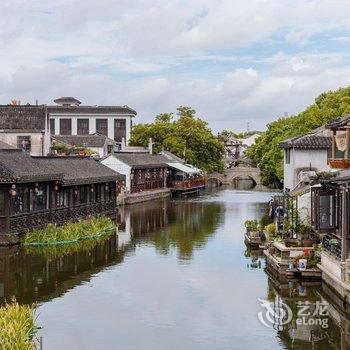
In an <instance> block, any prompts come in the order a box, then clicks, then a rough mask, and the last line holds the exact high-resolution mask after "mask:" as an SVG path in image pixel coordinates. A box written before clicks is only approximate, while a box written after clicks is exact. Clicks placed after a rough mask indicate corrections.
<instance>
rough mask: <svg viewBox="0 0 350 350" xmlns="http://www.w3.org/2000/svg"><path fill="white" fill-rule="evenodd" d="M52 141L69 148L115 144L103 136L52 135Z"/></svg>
mask: <svg viewBox="0 0 350 350" xmlns="http://www.w3.org/2000/svg"><path fill="white" fill-rule="evenodd" d="M51 138H52V140H54V141H58V142H59V143H64V144H66V145H69V146H77V147H98V148H100V147H104V145H105V144H106V141H107V143H108V144H116V142H115V141H114V140H112V139H110V138H109V137H107V136H105V135H100V134H97V133H96V134H90V135H54V136H52V137H51Z"/></svg>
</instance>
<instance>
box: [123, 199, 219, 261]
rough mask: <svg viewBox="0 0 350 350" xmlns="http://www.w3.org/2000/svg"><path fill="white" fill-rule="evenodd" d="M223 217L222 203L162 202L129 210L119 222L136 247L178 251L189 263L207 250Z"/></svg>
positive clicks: (180, 256) (163, 252)
mask: <svg viewBox="0 0 350 350" xmlns="http://www.w3.org/2000/svg"><path fill="white" fill-rule="evenodd" d="M223 214H224V206H223V205H222V204H221V203H202V202H197V201H190V200H185V201H169V200H163V201H157V202H153V203H141V204H139V205H136V206H133V207H126V208H125V209H124V210H122V212H121V217H120V220H121V223H122V226H123V227H125V234H126V236H127V237H130V239H131V238H132V240H133V243H134V244H152V245H154V246H155V248H156V249H157V251H158V252H159V253H161V254H169V252H171V251H172V250H173V249H175V250H176V251H177V253H178V258H179V259H180V260H181V261H186V260H191V258H192V256H193V252H194V250H196V249H200V248H202V247H204V246H205V244H206V243H207V241H208V239H209V238H210V236H212V235H213V234H214V233H215V230H216V228H217V227H218V225H219V224H220V223H222V221H223ZM128 231H129V232H128ZM121 235H123V232H121Z"/></svg>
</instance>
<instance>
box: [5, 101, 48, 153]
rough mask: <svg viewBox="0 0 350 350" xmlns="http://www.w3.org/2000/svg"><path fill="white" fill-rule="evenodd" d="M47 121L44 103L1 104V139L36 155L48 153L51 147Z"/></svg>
mask: <svg viewBox="0 0 350 350" xmlns="http://www.w3.org/2000/svg"><path fill="white" fill-rule="evenodd" d="M47 121H48V119H47V111H46V106H44V105H41V106H36V105H34V106H30V105H25V106H22V105H6V106H0V141H2V142H5V143H7V144H8V145H10V146H12V147H15V148H19V149H23V150H25V151H26V152H28V153H30V154H31V155H34V156H42V155H46V154H47V153H48V150H49V147H50V137H49V133H48V124H47Z"/></svg>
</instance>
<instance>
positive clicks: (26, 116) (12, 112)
mask: <svg viewBox="0 0 350 350" xmlns="http://www.w3.org/2000/svg"><path fill="white" fill-rule="evenodd" d="M45 117H46V107H45V106H0V129H5V130H7V129H10V130H26V131H29V130H37V131H44V130H45Z"/></svg>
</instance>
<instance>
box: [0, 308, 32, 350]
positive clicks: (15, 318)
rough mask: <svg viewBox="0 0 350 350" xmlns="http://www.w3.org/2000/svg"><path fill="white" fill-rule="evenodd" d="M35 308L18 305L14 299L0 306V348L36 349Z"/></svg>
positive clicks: (15, 349) (8, 349)
mask: <svg viewBox="0 0 350 350" xmlns="http://www.w3.org/2000/svg"><path fill="white" fill-rule="evenodd" d="M35 321H36V317H35V308H34V307H33V306H29V305H19V304H18V303H17V302H16V301H12V302H11V303H7V304H5V305H4V306H1V307H0V349H1V350H34V349H37V344H36V340H35V334H36V333H37V331H38V327H37V326H36V325H35Z"/></svg>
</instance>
